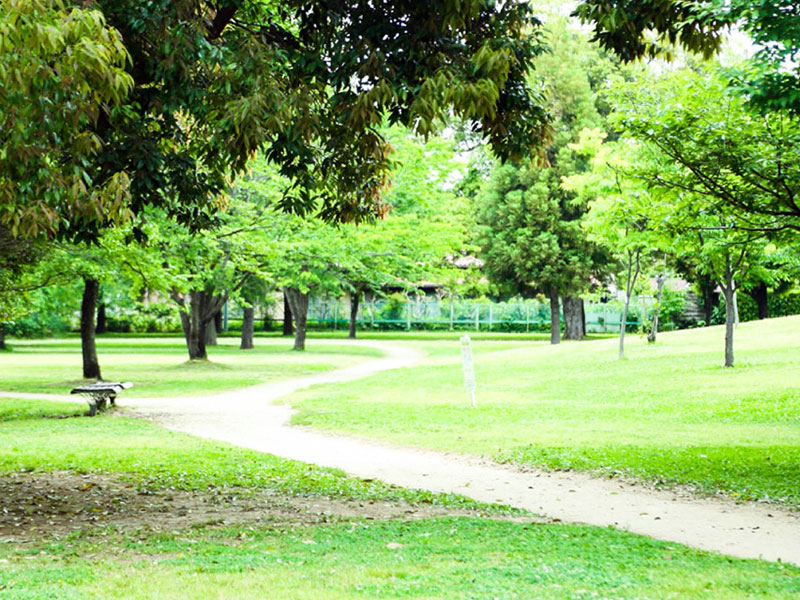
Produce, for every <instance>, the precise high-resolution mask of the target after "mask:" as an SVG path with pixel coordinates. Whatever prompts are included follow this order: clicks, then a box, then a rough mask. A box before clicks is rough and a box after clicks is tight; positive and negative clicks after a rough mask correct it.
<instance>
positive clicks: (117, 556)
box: [0, 400, 800, 600]
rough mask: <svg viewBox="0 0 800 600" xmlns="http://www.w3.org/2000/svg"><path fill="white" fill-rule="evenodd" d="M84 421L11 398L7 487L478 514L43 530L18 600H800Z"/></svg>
mask: <svg viewBox="0 0 800 600" xmlns="http://www.w3.org/2000/svg"><path fill="white" fill-rule="evenodd" d="M83 409H84V407H83V406H81V405H74V406H73V405H68V404H55V403H48V402H38V401H29V400H25V401H22V400H2V401H0V448H3V449H4V450H3V452H2V453H0V477H3V476H5V475H9V474H12V473H13V474H14V476H15V477H16V481H19V477H20V474H21V473H25V474H26V475H25V476H31V477H33V476H35V475H36V473H38V472H52V471H55V472H62V471H70V472H77V473H88V472H98V473H104V474H111V475H117V476H122V477H123V478H125V479H127V480H128V481H132V482H134V483H135V484H136V485H137V486H139V487H141V488H144V489H147V490H151V491H154V492H155V491H158V490H193V493H197V494H200V495H201V497H203V496H202V495H203V494H209V497H211V494H213V492H214V491H219V489H225V490H226V491H227V492H228V493H233V494H235V495H237V496H245V497H246V496H247V494H248V492H251V491H257V490H270V491H271V492H272V493H274V496H271V497H272V498H273V499H274V502H275V503H279V502H280V499H281V498H283V497H289V496H311V497H326V498H333V499H341V500H350V499H357V500H360V501H363V502H365V503H367V502H370V501H377V500H389V501H394V502H399V503H409V504H410V505H412V506H414V505H427V504H435V505H439V506H444V507H451V508H458V509H462V510H463V509H468V510H470V511H472V512H471V514H472V515H473V516H462V517H436V518H421V519H393V520H380V519H379V520H367V519H364V518H341V517H339V518H333V519H332V522H329V523H326V522H325V518H322V519H320V520H318V521H317V522H314V523H308V522H306V521H304V520H302V519H301V520H299V521H296V520H293V519H291V518H287V517H285V516H284V517H276V518H274V519H272V518H270V514H269V512H267V513H266V514H264V515H263V518H262V519H261V520H259V521H257V522H245V523H240V524H237V525H234V526H226V525H208V524H205V525H203V524H200V523H198V524H196V525H194V526H191V527H187V528H184V529H179V530H169V531H161V532H154V531H153V530H152V529H150V528H149V527H146V526H144V527H142V528H141V529H138V530H137V529H133V530H131V529H126V530H122V529H116V528H114V527H109V526H103V525H95V526H94V528H91V529H86V530H83V531H81V532H77V533H73V534H70V535H68V536H62V537H59V538H49V537H48V536H46V535H45V536H41V534H39V537H35V538H33V539H31V540H29V541H28V542H27V543H24V544H15V543H9V542H7V541H6V542H5V543H0V597H2V598H9V599H13V600H44V599H47V600H51V599H53V600H66V599H76V600H77V599H81V600H82V599H85V598H98V599H103V600H105V599H115V598H124V599H132V600H136V599H149V598H159V599H165V600H169V599H172V598H175V599H177V598H209V599H213V598H220V599H222V598H225V599H254V600H255V599H261V598H282V599H287V600H292V599H316V598H325V599H326V600H328V599H332V600H336V599H356V598H383V597H387V598H419V599H423V598H425V599H466V598H503V599H511V598H526V599H527V598H556V599H558V598H565V599H566V598H569V599H584V598H586V599H589V598H596V597H609V598H631V599H633V598H638V599H647V598H652V599H661V598H699V599H703V598H706V599H709V600H711V599H717V598H725V599H726V600H727V599H731V600H736V599H739V598H741V599H744V598H764V599H767V598H769V599H790V598H795V597H797V595H798V594H800V569H798V568H797V567H792V566H787V565H782V564H779V563H767V562H764V561H754V560H738V559H732V558H728V557H723V556H720V555H717V554H713V553H708V552H703V551H699V550H693V549H689V548H686V547H683V546H680V545H678V544H670V543H665V542H658V541H655V540H651V539H648V538H644V537H642V536H637V535H633V534H630V533H625V532H620V531H616V530H613V529H607V528H595V527H585V526H572V525H562V524H557V525H550V524H539V523H533V522H527V521H525V520H520V519H519V518H518V517H519V514H520V513H518V512H515V511H508V510H506V509H503V508H502V507H494V508H493V507H487V506H485V505H481V504H479V503H476V502H473V501H470V500H467V499H464V498H461V497H458V496H452V495H438V494H431V493H429V492H422V491H414V490H405V489H402V488H396V487H393V486H387V485H385V484H382V483H380V482H376V481H364V480H359V479H354V478H349V477H346V476H345V475H344V474H342V473H341V472H339V471H337V470H333V469H323V468H318V467H314V466H311V465H306V464H303V463H299V462H296V461H290V460H283V459H280V458H276V457H273V456H270V455H265V454H261V453H257V452H252V451H248V450H244V449H240V448H235V447H232V446H229V445H227V444H220V443H214V442H207V441H203V440H200V439H197V438H194V437H192V436H188V435H184V434H178V433H171V432H167V431H164V430H162V429H160V428H158V427H156V426H154V425H152V424H150V423H147V422H144V421H137V420H132V419H129V418H125V417H119V416H115V415H114V414H113V413H112V414H101V415H100V416H98V417H94V418H64V419H55V418H50V417H51V416H53V415H54V414H59V415H71V414H76V413H79V412H81V411H82V410H83ZM170 493H172V492H170ZM216 497H218V495H217V496H216ZM265 510H267V511H268V509H265ZM482 515H491V518H487V517H484V516H482ZM508 515H511V516H513V517H514V518H513V519H509V518H508ZM145 525H146V523H145Z"/></svg>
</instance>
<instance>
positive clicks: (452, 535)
mask: <svg viewBox="0 0 800 600" xmlns="http://www.w3.org/2000/svg"><path fill="white" fill-rule="evenodd" d="M103 535H104V536H105V537H101V536H93V538H83V539H79V540H77V541H72V542H67V543H63V542H61V543H58V544H53V545H50V546H44V547H41V548H35V549H28V550H17V551H13V550H12V551H10V552H9V551H8V549H7V548H0V556H3V560H4V561H6V562H5V564H4V565H3V566H4V568H3V569H2V570H0V590H5V592H4V593H5V595H4V597H5V598H14V599H18V600H22V599H25V600H34V599H45V598H47V599H72V598H74V599H84V598H102V599H114V598H125V599H130V600H134V599H140V598H141V599H145V598H148V599H149V598H159V599H165V600H167V599H170V598H230V599H233V598H237V599H246V598H253V599H255V598H282V599H287V600H291V599H317V598H325V599H326V600H336V599H355V598H419V599H422V598H428V599H432V598H436V599H466V598H498V599H499V598H502V599H511V598H525V599H532V598H549V599H559V598H565V599H566V598H569V599H589V598H597V597H603V598H630V599H633V598H636V599H640V600H644V599H648V598H651V599H656V598H658V599H661V598H693V599H708V600H717V599H720V598H724V599H726V600H737V599H744V598H749V599H753V598H775V599H777V598H785V599H790V598H796V597H797V595H798V594H800V569H798V568H796V567H789V566H785V565H781V564H769V563H764V562H759V561H742V560H733V559H727V558H724V557H721V556H718V555H714V554H710V553H706V552H702V551H695V550H691V549H687V548H683V547H680V546H677V545H674V544H668V543H663V542H657V541H653V540H649V539H646V538H642V537H638V536H633V535H631V534H626V533H622V532H618V531H614V530H611V529H600V528H590V527H577V526H566V525H535V524H519V523H509V522H503V521H487V520H485V519H477V518H439V519H425V520H421V521H415V522H403V521H386V522H364V521H357V520H356V521H351V522H346V523H339V524H334V525H321V526H302V527H291V528H290V527H281V526H275V527H265V528H255V527H236V528H226V529H221V528H204V529H196V530H193V531H191V532H188V533H187V532H176V533H173V534H162V535H159V536H149V537H142V536H139V537H136V536H130V535H129V536H124V535H122V536H120V535H115V534H114V532H104V534H103Z"/></svg>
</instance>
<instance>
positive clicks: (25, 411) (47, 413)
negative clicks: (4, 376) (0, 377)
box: [0, 392, 87, 423]
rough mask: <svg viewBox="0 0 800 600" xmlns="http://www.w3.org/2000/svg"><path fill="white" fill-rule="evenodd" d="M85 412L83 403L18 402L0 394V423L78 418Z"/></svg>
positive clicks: (85, 408)
mask: <svg viewBox="0 0 800 600" xmlns="http://www.w3.org/2000/svg"><path fill="white" fill-rule="evenodd" d="M86 412H87V407H86V403H85V402H81V401H77V400H76V401H75V402H74V403H68V402H49V401H47V400H37V401H30V400H18V399H16V398H3V397H2V392H0V423H3V422H5V421H19V420H27V419H41V418H51V419H59V418H67V417H79V416H82V415H84V414H85V413H86Z"/></svg>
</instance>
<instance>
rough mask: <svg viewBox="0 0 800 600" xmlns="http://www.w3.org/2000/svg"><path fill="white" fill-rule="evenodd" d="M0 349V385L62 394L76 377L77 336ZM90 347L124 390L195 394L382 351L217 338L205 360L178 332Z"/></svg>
mask: <svg viewBox="0 0 800 600" xmlns="http://www.w3.org/2000/svg"><path fill="white" fill-rule="evenodd" d="M12 349H13V351H12V352H6V353H3V355H2V358H1V360H2V370H0V393H1V392H2V391H8V392H33V393H50V394H65V393H69V390H70V389H71V388H72V387H75V385H78V384H80V383H82V382H83V380H82V379H81V374H82V370H81V369H82V367H81V347H80V339H77V338H63V339H53V340H24V341H23V340H19V341H14V342H13V343H12ZM97 353H98V357H99V360H100V368H101V371H102V373H103V378H104V379H106V380H108V381H132V382H133V383H134V387H133V388H132V389H130V390H126V391H125V396H126V397H127V396H151V397H152V396H166V395H169V396H175V395H201V394H213V393H216V392H222V391H227V390H231V389H235V388H238V387H244V386H248V385H255V384H259V383H266V382H269V381H275V380H278V379H290V378H292V377H301V376H304V375H311V374H313V373H319V372H323V371H327V370H331V369H338V368H343V367H349V366H352V365H354V364H357V363H359V362H361V361H364V360H368V359H370V358H376V357H379V356H381V352H380V351H378V350H375V349H372V348H367V347H364V346H343V345H334V344H327V345H326V344H325V343H324V342H322V341H314V342H310V343H309V344H308V348H307V350H306V351H305V352H293V351H292V350H291V341H290V340H286V339H280V338H259V339H257V340H256V347H255V349H253V350H239V340H238V339H233V338H220V340H219V345H218V346H213V347H210V348H209V349H208V353H209V360H207V361H194V362H190V361H188V357H187V353H186V346H185V343H184V341H183V338H181V337H177V336H176V337H160V338H156V337H130V336H126V337H116V336H115V337H99V338H98V340H97Z"/></svg>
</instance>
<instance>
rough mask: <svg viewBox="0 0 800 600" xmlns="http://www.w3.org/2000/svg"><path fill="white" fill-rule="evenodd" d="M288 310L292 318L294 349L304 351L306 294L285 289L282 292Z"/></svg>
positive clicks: (297, 290) (292, 289)
mask: <svg viewBox="0 0 800 600" xmlns="http://www.w3.org/2000/svg"><path fill="white" fill-rule="evenodd" d="M284 294H285V295H286V299H287V300H288V302H289V308H290V309H291V311H292V317H294V323H295V331H294V349H295V350H305V349H306V318H307V317H308V293H307V292H306V293H303V292H301V291H300V290H299V289H297V288H286V289H285V290H284Z"/></svg>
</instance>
